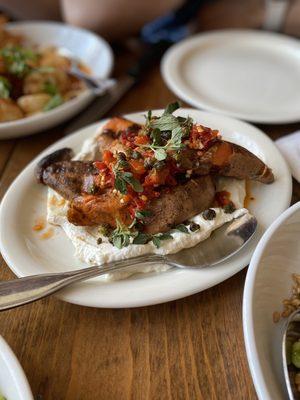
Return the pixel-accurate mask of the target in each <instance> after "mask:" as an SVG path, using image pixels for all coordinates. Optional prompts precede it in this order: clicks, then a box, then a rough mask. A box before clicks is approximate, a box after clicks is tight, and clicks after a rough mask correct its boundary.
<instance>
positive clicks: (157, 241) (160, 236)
mask: <svg viewBox="0 0 300 400" xmlns="http://www.w3.org/2000/svg"><path fill="white" fill-rule="evenodd" d="M169 239H173V236H172V235H171V234H170V233H157V234H156V235H152V238H151V240H152V243H153V244H154V246H155V247H157V248H159V247H160V246H161V242H162V240H169Z"/></svg>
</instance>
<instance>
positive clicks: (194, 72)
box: [161, 30, 300, 124]
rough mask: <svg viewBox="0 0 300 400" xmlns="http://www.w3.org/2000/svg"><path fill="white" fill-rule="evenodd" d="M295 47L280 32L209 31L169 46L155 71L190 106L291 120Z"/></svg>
mask: <svg viewBox="0 0 300 400" xmlns="http://www.w3.org/2000/svg"><path fill="white" fill-rule="evenodd" d="M299 51H300V44H299V41H298V40H297V39H294V38H290V37H287V36H284V35H280V34H275V33H270V32H261V31H254V30H253V31H251V30H226V31H225V30H224V31H214V32H209V33H203V34H202V33H201V34H197V35H195V36H193V37H191V38H188V39H186V40H183V41H181V42H179V43H178V44H176V45H174V46H173V47H171V48H170V49H169V50H168V51H167V53H166V54H165V56H164V58H163V60H162V66H161V72H162V75H163V78H164V81H165V83H166V84H167V85H168V87H169V88H170V89H171V90H172V91H173V92H174V93H175V94H176V95H177V96H179V97H180V98H181V99H183V100H184V101H186V102H187V103H189V104H191V105H193V106H194V107H197V108H202V109H205V110H208V111H214V112H218V113H221V114H225V115H229V116H232V117H236V118H240V119H244V120H247V121H252V122H259V123H269V124H275V123H288V122H295V121H298V120H300V108H299V104H300V58H299ZM283 55H284V56H283Z"/></svg>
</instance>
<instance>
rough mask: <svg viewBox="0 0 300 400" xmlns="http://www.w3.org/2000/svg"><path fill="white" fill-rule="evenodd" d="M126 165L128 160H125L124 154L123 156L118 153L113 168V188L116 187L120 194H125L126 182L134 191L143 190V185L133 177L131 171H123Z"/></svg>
mask: <svg viewBox="0 0 300 400" xmlns="http://www.w3.org/2000/svg"><path fill="white" fill-rule="evenodd" d="M120 154H122V153H120ZM127 167H128V162H127V160H126V156H125V154H124V155H123V156H120V155H119V159H118V162H117V163H116V165H115V166H114V168H113V171H114V174H115V189H117V190H118V191H119V192H120V193H122V194H126V193H127V184H128V185H130V186H131V187H132V189H133V190H134V191H135V192H139V193H141V192H143V190H144V188H143V186H142V185H141V183H140V182H139V181H138V180H137V179H135V178H134V176H133V174H132V173H131V172H127V171H123V168H127Z"/></svg>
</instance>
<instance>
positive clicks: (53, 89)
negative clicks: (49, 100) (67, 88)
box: [44, 80, 58, 96]
mask: <svg viewBox="0 0 300 400" xmlns="http://www.w3.org/2000/svg"><path fill="white" fill-rule="evenodd" d="M44 92H45V93H47V94H50V96H55V95H56V94H58V89H57V86H56V85H55V83H53V82H51V80H47V81H46V82H45V83H44Z"/></svg>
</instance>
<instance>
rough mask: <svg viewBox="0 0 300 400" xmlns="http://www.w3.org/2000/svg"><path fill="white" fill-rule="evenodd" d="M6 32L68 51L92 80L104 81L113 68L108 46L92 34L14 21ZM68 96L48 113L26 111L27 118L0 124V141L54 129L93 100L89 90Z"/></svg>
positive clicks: (62, 26) (52, 24)
mask: <svg viewBox="0 0 300 400" xmlns="http://www.w3.org/2000/svg"><path fill="white" fill-rule="evenodd" d="M6 29H7V30H8V32H12V33H13V34H16V35H21V36H22V37H24V38H26V41H27V42H28V43H29V44H30V45H31V46H32V45H33V46H34V45H36V46H38V47H39V48H49V47H55V48H58V49H60V48H65V49H68V50H69V51H70V53H71V54H73V55H74V57H75V58H77V59H79V60H82V62H83V64H84V68H86V69H87V70H89V71H90V73H91V75H93V76H95V77H98V78H107V77H108V76H109V75H110V72H111V69H112V65H113V55H112V51H111V49H110V47H109V45H108V44H107V43H106V42H105V41H104V40H103V39H102V38H100V37H99V36H97V35H95V34H94V33H91V32H88V31H86V30H83V29H80V28H76V27H72V26H70V25H66V24H62V23H57V22H14V23H9V24H7V25H6ZM46 53H47V51H46ZM46 53H45V54H44V56H45V57H46V58H47V57H48V58H49V56H51V54H50V53H49V51H48V53H47V54H48V56H47V54H46ZM45 61H46V60H45ZM47 66H48V65H47ZM44 68H46V67H44ZM43 95H44V96H48V95H47V94H43ZM23 97H25V96H23ZM69 97H70V99H68V100H67V101H66V102H64V103H62V104H61V105H59V106H57V107H56V108H53V109H50V110H49V111H47V112H40V113H35V114H32V115H30V110H29V113H26V114H27V115H29V116H26V115H25V117H24V118H21V119H16V120H14V121H8V122H1V123H0V138H1V139H4V138H11V137H16V136H24V135H27V134H33V133H37V132H38V131H41V130H43V129H46V128H50V127H53V126H55V125H57V124H59V123H61V122H63V121H65V120H67V119H68V118H70V117H72V116H74V115H76V114H77V113H78V112H79V111H81V110H82V109H83V108H84V107H85V106H87V105H88V104H89V103H90V102H91V101H92V100H93V98H94V95H93V93H92V91H91V90H89V89H86V90H83V91H82V92H81V93H78V94H77V96H76V97H73V96H69ZM20 99H21V98H20ZM19 102H20V100H19ZM23 103H24V102H23ZM24 113H25V112H24Z"/></svg>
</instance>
